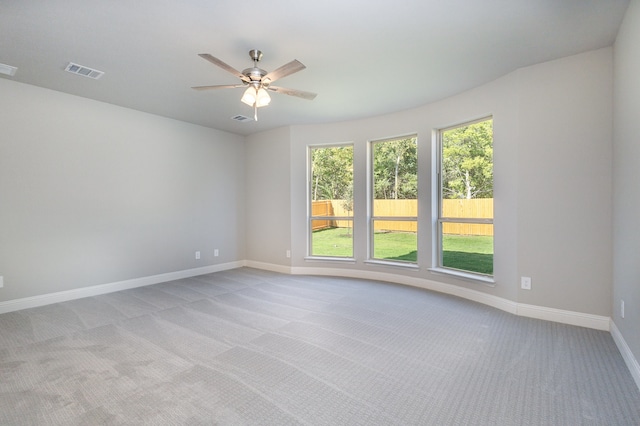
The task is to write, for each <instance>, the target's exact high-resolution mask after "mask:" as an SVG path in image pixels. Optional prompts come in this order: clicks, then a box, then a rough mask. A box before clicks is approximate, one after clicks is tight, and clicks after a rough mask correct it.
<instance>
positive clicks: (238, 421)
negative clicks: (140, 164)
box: [0, 268, 640, 426]
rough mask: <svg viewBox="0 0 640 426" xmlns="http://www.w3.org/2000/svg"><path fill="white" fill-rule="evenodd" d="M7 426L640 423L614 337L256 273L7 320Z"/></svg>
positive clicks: (347, 284) (449, 301) (446, 303)
mask: <svg viewBox="0 0 640 426" xmlns="http://www.w3.org/2000/svg"><path fill="white" fill-rule="evenodd" d="M0 424H2V425H22V424H25V425H46V424H64V425H73V424H77V425H94V424H156V425H171V424H220V425H260V424H264V425H278V426H279V425H638V424H640V392H639V391H638V389H637V387H636V386H635V383H634V382H633V379H632V378H631V376H630V374H629V371H628V370H627V368H626V366H625V364H624V361H623V359H622V357H621V355H620V353H619V352H618V350H617V348H616V346H615V344H614V342H613V340H612V338H611V336H610V334H609V333H607V332H602V331H595V330H589V329H585V328H579V327H572V326H567V325H561V324H555V323H551V322H545V321H539V320H533V319H528V318H521V317H516V316H513V315H510V314H507V313H505V312H502V311H499V310H496V309H493V308H490V307H487V306H484V305H480V304H477V303H473V302H469V301H465V300H462V299H458V298H455V297H451V296H447V295H442V294H438V293H433V292H429V291H425V290H421V289H416V288H411V287H405V286H400V285H392V284H385V283H380V282H372V281H364V280H355V279H346V278H331V277H306V276H288V275H281V274H276V273H272V272H266V271H260V270H255V269H249V268H242V269H237V270H233V271H225V272H218V273H215V274H209V275H204V276H200V277H195V278H189V279H184V280H179V281H174V282H170V283H164V284H158V285H154V286H149V287H144V288H139V289H134V290H127V291H122V292H118V293H111V294H106V295H102V296H97V297H89V298H85V299H81V300H75V301H70V302H65V303H58V304H55V305H49V306H44V307H40V308H34V309H29V310H23V311H19V312H12V313H7V314H3V315H0Z"/></svg>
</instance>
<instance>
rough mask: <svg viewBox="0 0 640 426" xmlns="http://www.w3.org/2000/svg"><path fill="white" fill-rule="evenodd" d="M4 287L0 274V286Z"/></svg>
mask: <svg viewBox="0 0 640 426" xmlns="http://www.w3.org/2000/svg"><path fill="white" fill-rule="evenodd" d="M2 287H4V277H1V276H0V288H2Z"/></svg>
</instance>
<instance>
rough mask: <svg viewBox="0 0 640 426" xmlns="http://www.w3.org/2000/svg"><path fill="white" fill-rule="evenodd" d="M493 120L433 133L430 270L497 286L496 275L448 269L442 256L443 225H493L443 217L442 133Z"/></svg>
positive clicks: (471, 219)
mask: <svg viewBox="0 0 640 426" xmlns="http://www.w3.org/2000/svg"><path fill="white" fill-rule="evenodd" d="M487 120H493V115H487V116H484V117H481V118H478V119H474V120H470V121H464V122H461V123H459V124H455V125H452V126H447V127H442V128H439V129H436V130H435V131H434V132H433V137H434V140H435V146H436V149H435V162H436V167H435V168H434V170H435V172H436V176H435V184H436V191H435V192H436V194H435V195H436V197H435V202H436V208H435V209H434V210H433V211H434V213H435V218H434V220H433V231H434V232H433V235H434V236H435V238H434V239H433V240H434V241H433V264H434V265H435V266H433V267H431V268H428V270H429V271H431V272H434V273H438V274H443V275H450V276H453V277H456V278H462V279H466V280H470V281H476V282H482V283H487V284H490V285H491V284H495V278H494V275H493V274H492V275H488V274H481V273H478V272H473V271H466V270H460V269H455V268H447V267H446V266H443V265H442V262H443V256H442V231H441V229H442V224H443V223H445V222H447V223H450V222H455V223H477V224H491V225H493V219H488V218H477V219H475V218H457V217H456V218H451V217H442V133H443V132H445V131H447V130H451V129H455V128H458V127H462V126H468V125H472V124H476V123H481V122H483V121H487ZM493 265H494V272H495V251H494V264H493Z"/></svg>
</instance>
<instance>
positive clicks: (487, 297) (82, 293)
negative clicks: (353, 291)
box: [0, 260, 611, 331]
mask: <svg viewBox="0 0 640 426" xmlns="http://www.w3.org/2000/svg"><path fill="white" fill-rule="evenodd" d="M242 266H247V267H251V268H256V269H264V270H268V271H273V272H278V273H282V274H291V275H329V276H341V277H347V278H360V279H368V280H377V281H386V282H392V283H396V284H404V285H409V286H413V287H419V288H424V289H427V290H433V291H437V292H440V293H445V294H450V295H453V296H458V297H462V298H464V299H467V300H471V301H474V302H478V303H482V304H484V305H487V306H491V307H494V308H496V309H500V310H502V311H505V312H509V313H511V314H515V315H520V316H524V317H529V318H537V319H542V320H547V321H554V322H559V323H562V324H570V325H577V326H581V327H587V328H593V329H597V330H606V331H609V330H610V324H611V319H610V318H609V317H602V316H598V315H590V314H584V313H581V312H573V311H565V310H561V309H554V308H547V307H543V306H534V305H525V304H521V303H517V302H513V301H511V300H507V299H504V298H502V297H498V296H494V295H491V294H487V293H483V292H480V291H477V290H472V289H469V288H465V287H459V286H456V285H451V284H445V283H441V282H437V281H432V280H428V279H424V278H420V277H411V276H406V275H397V274H390V273H384V272H374V271H361V270H355V269H340V268H326V267H291V266H285V265H276V264H272V263H265V262H255V261H247V260H241V261H236V262H229V263H224V264H219V265H210V266H205V267H202V268H194V269H187V270H183V271H176V272H169V273H166V274H159V275H152V276H148V277H141V278H134V279H130V280H125V281H119V282H114V283H108V284H101V285H95V286H91V287H83V288H78V289H74V290H67V291H60V292H56V293H49V294H43V295H39V296H33V297H25V298H23V299H15V300H9V301H6V302H0V314H2V313H6V312H12V311H18V310H21V309H28V308H35V307H38V306H43V305H48V304H51V303H58V302H66V301H68V300H74V299H80V298H83V297H89V296H97V295H100V294H105V293H112V292H114V291H120V290H128V289H131V288H136V287H142V286H146V285H152V284H158V283H162V282H167V281H173V280H179V279H182V278H189V277H193V276H196V275H203V274H209V273H212V272H219V271H224V270H228V269H234V268H239V267H242Z"/></svg>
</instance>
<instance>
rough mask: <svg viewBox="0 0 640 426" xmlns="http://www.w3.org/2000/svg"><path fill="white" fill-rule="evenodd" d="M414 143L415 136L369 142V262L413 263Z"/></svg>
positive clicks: (415, 212) (415, 245) (415, 227)
mask: <svg viewBox="0 0 640 426" xmlns="http://www.w3.org/2000/svg"><path fill="white" fill-rule="evenodd" d="M416 142H417V138H416V136H408V137H403V138H397V139H389V140H382V141H375V142H372V143H371V159H370V167H369V170H371V174H372V176H371V177H372V181H371V193H372V196H371V197H370V201H371V204H370V211H371V218H370V224H369V230H370V233H371V238H370V241H371V247H370V255H369V257H370V258H371V259H374V260H382V261H390V262H408V263H417V260H418V161H417V143H416Z"/></svg>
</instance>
